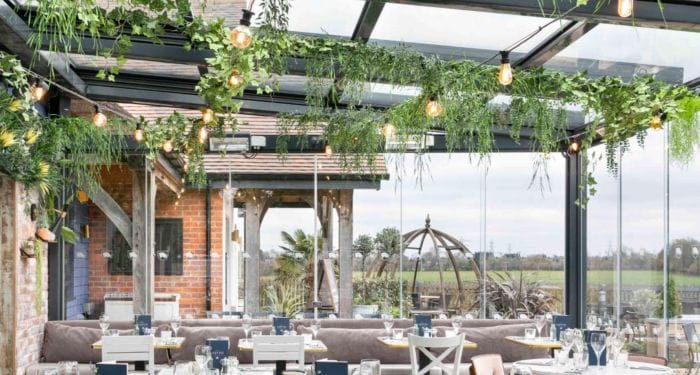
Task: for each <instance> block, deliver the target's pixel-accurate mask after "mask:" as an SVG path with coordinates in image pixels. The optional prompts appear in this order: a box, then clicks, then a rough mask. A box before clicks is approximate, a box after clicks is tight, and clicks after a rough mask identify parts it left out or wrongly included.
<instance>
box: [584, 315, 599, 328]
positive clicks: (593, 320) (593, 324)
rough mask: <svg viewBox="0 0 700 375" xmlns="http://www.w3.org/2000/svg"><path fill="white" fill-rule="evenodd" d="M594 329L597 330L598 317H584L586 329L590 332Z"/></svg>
mask: <svg viewBox="0 0 700 375" xmlns="http://www.w3.org/2000/svg"><path fill="white" fill-rule="evenodd" d="M596 328H598V315H595V314H588V315H586V329H587V330H589V331H590V330H593V329H596Z"/></svg>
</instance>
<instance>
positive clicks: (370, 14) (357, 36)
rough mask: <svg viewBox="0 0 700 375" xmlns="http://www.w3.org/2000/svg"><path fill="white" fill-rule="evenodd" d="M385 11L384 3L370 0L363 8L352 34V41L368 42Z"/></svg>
mask: <svg viewBox="0 0 700 375" xmlns="http://www.w3.org/2000/svg"><path fill="white" fill-rule="evenodd" d="M382 10H384V1H377V0H368V1H366V2H365V5H364V6H363V7H362V12H361V13H360V17H359V19H358V21H357V25H355V30H354V31H353V33H352V40H356V41H362V42H367V41H369V38H370V37H371V36H372V31H374V27H375V26H376V25H377V21H379V16H380V15H381V14H382Z"/></svg>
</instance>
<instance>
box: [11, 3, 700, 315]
mask: <svg viewBox="0 0 700 375" xmlns="http://www.w3.org/2000/svg"><path fill="white" fill-rule="evenodd" d="M386 3H397V4H410V5H422V6H435V7H443V8H454V9H466V10H477V11H489V12H499V13H510V14H519V15H529V16H543V15H551V14H555V12H556V11H557V9H554V8H553V7H552V4H551V2H544V3H542V4H541V6H540V2H539V1H538V0H478V1H469V0H437V1H436V0H368V1H366V3H365V5H364V7H363V9H362V11H361V14H360V16H359V18H358V21H357V24H356V26H355V29H354V32H353V34H352V37H351V38H352V39H353V40H356V41H363V42H367V41H368V40H369V39H370V37H371V35H372V31H373V30H374V27H375V26H376V24H377V22H378V20H379V18H380V16H381V14H382V11H383V9H384V8H385V4H386ZM572 3H573V2H572ZM663 5H664V11H663V14H662V13H661V11H660V10H659V8H658V3H657V1H656V0H636V2H635V17H634V18H630V19H621V18H619V17H617V15H616V10H615V4H613V2H610V3H607V4H605V5H603V6H602V7H601V9H599V10H597V11H595V9H594V7H595V2H594V1H591V2H590V4H589V5H587V6H584V7H581V8H580V9H577V10H575V11H574V12H573V13H571V15H570V16H569V17H567V19H569V20H574V22H572V23H570V24H568V25H566V26H565V27H563V28H561V29H560V30H559V31H558V32H555V33H554V34H553V35H550V36H549V37H548V38H546V39H545V40H544V41H543V42H542V43H540V44H539V45H538V46H537V47H535V48H534V49H533V50H532V51H530V52H529V53H527V54H525V55H524V56H521V57H519V58H517V59H514V65H516V66H521V67H531V66H542V65H543V64H545V63H546V62H548V61H550V60H551V59H552V57H554V56H555V55H556V54H557V53H558V52H560V51H561V50H563V49H564V48H566V47H567V46H568V45H570V44H571V43H573V42H574V41H576V40H577V39H579V38H581V37H582V36H584V35H585V34H586V33H587V32H589V31H590V30H592V29H593V28H594V27H595V26H596V25H595V23H591V22H590V21H594V22H609V23H616V24H624V25H638V26H644V27H655V28H670V29H685V30H698V29H700V22H699V21H698V20H700V3H699V2H691V1H681V0H675V1H668V2H664V4H663ZM568 6H573V4H569V3H566V4H562V5H560V9H561V8H567V7H568ZM16 9H20V8H17V4H16V3H15V2H14V1H13V0H0V34H2V35H3V40H2V41H1V42H0V44H1V45H0V49H5V50H7V51H9V52H10V53H13V54H15V55H17V56H18V57H19V58H20V59H21V60H22V62H23V63H25V64H26V65H28V64H29V62H30V61H32V57H33V56H34V51H33V49H32V48H31V47H29V46H28V45H27V40H28V38H29V35H31V32H32V30H31V28H30V27H29V26H28V25H27V19H28V15H29V14H28V13H26V9H25V10H21V11H19V12H17V11H16ZM563 10H566V9H563ZM161 39H162V40H163V41H164V44H162V45H154V44H153V43H151V42H149V41H147V40H145V39H144V38H139V37H133V38H132V42H133V47H132V48H130V49H129V50H128V51H126V53H125V57H127V58H131V59H138V60H146V61H159V62H170V63H173V62H174V63H180V64H190V65H198V66H201V67H202V69H205V64H206V63H205V59H206V58H207V57H210V56H211V55H212V54H211V52H210V51H195V50H193V51H187V52H186V51H184V50H183V48H182V47H183V44H184V43H185V41H186V38H185V37H184V36H183V35H180V34H178V33H175V32H170V33H167V35H165V36H163V37H162V38H161ZM101 43H102V47H108V46H109V43H111V41H110V40H109V39H108V38H103V39H102V40H101ZM82 46H83V52H84V53H86V54H90V53H94V52H95V50H96V49H95V48H94V47H95V46H94V45H93V41H92V40H91V39H89V38H88V37H85V38H84V40H83V43H82ZM45 47H46V46H45ZM437 52H438V53H439V52H440V51H437ZM472 52H474V51H472ZM446 57H449V56H446ZM288 65H289V71H290V73H291V74H295V73H296V74H303V73H304V61H302V60H300V59H296V58H293V57H290V59H289V62H288ZM51 66H53V68H54V69H55V72H56V73H57V77H56V79H57V80H58V81H60V82H61V83H63V84H64V85H67V86H69V87H70V88H72V89H74V90H75V91H76V92H78V93H80V94H83V95H85V96H87V97H89V98H91V99H94V100H100V101H115V102H119V101H122V102H140V103H144V102H145V103H154V104H164V105H169V106H176V107H182V108H196V107H199V106H201V105H202V104H204V103H203V102H202V100H201V98H199V97H198V96H197V95H196V94H195V92H194V90H193V87H194V84H196V81H195V80H194V79H187V78H182V77H172V76H166V75H155V76H154V75H150V77H149V79H147V80H146V79H144V78H145V77H143V76H142V75H139V74H136V73H129V72H122V73H121V74H120V75H119V77H118V80H117V81H118V82H107V81H101V80H97V79H95V78H94V73H95V72H94V71H92V70H90V69H85V68H79V69H76V68H74V67H72V66H71V64H70V61H69V60H68V58H66V57H65V56H62V55H60V54H54V53H49V52H47V51H42V52H41V53H40V54H39V58H38V59H36V60H34V65H33V69H34V70H35V71H37V72H38V73H39V74H48V72H49V70H50V67H51ZM686 84H687V85H688V86H689V87H691V88H692V87H698V86H700V78H695V79H693V80H691V81H688V82H686ZM329 94H330V93H329ZM242 101H243V103H244V104H243V107H242V110H241V112H242V113H251V114H276V113H280V112H304V111H305V110H306V103H305V100H304V96H303V95H300V94H298V93H296V94H295V93H284V92H280V93H275V94H274V95H257V94H255V93H254V91H250V92H246V94H245V95H244V97H243V98H242ZM339 108H340V110H342V104H341V105H340V106H339ZM585 126H586V124H585V123H582V124H580V126H579V127H577V128H571V129H569V132H570V134H576V133H578V132H581V131H582V130H583V129H584V128H585ZM527 131H528V129H524V131H523V136H522V139H521V142H519V143H516V142H514V141H513V140H512V139H510V137H509V136H508V132H507V130H505V131H503V132H502V133H499V132H498V131H497V132H496V149H497V151H498V152H504V151H529V150H531V143H530V141H529V138H528V133H527ZM435 137H436V142H435V143H436V146H435V147H432V148H431V149H430V150H427V151H428V152H444V151H446V150H447V148H446V145H445V142H444V136H441V135H439V134H438V135H436V136H435ZM290 151H292V152H294V151H293V150H290ZM456 151H465V150H460V149H457V150H456ZM261 152H273V150H272V148H271V149H270V150H261ZM583 157H584V156H582V155H578V154H577V155H570V156H568V159H567V163H566V261H567V262H566V304H565V306H566V310H567V312H568V314H570V315H572V321H573V322H575V323H577V324H579V325H581V324H582V323H583V316H582V312H583V310H584V307H585V301H586V290H585V281H586V280H585V275H586V213H585V210H582V209H581V208H580V207H578V205H576V203H575V202H576V201H583V200H584V199H585V197H584V196H582V195H583V194H585V189H581V188H580V186H581V184H582V183H583V179H582V177H581V176H582V175H583V173H584V172H585V171H584V170H583V165H584V163H583Z"/></svg>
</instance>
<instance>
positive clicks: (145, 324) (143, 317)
mask: <svg viewBox="0 0 700 375" xmlns="http://www.w3.org/2000/svg"><path fill="white" fill-rule="evenodd" d="M134 324H136V327H137V328H138V330H139V332H138V333H139V335H141V336H142V335H143V334H144V330H145V329H146V328H151V316H150V315H148V314H136V315H134Z"/></svg>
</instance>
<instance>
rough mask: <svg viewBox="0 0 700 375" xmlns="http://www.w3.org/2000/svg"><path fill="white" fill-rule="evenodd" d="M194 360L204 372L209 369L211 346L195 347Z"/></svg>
mask: <svg viewBox="0 0 700 375" xmlns="http://www.w3.org/2000/svg"><path fill="white" fill-rule="evenodd" d="M194 360H195V362H197V366H199V370H200V372H201V370H204V369H206V368H207V365H208V362H209V361H210V360H211V346H209V345H201V344H200V345H197V346H195V347H194Z"/></svg>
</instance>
